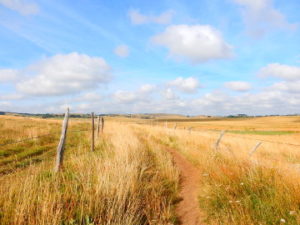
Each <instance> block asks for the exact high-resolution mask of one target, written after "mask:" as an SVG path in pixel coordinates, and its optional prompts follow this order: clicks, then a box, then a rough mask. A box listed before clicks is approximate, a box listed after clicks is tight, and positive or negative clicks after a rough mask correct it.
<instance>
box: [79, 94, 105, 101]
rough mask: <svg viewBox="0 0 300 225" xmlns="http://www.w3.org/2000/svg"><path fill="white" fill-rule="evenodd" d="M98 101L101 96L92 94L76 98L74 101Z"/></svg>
mask: <svg viewBox="0 0 300 225" xmlns="http://www.w3.org/2000/svg"><path fill="white" fill-rule="evenodd" d="M100 100H101V96H100V95H99V94H97V93H94V92H87V93H84V94H82V95H80V96H79V97H77V98H76V101H88V102H92V101H93V102H95V101H100Z"/></svg>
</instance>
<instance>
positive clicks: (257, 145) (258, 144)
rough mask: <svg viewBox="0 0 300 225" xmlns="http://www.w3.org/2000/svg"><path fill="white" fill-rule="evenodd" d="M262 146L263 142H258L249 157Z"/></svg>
mask: <svg viewBox="0 0 300 225" xmlns="http://www.w3.org/2000/svg"><path fill="white" fill-rule="evenodd" d="M261 144H262V142H257V144H256V145H255V146H254V148H253V149H252V150H251V151H250V152H249V156H250V157H251V156H252V155H253V154H254V152H255V151H256V150H257V149H258V147H259V146H260V145H261Z"/></svg>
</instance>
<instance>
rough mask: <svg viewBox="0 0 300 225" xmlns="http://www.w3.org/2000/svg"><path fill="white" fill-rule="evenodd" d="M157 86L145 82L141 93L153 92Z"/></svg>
mask: <svg viewBox="0 0 300 225" xmlns="http://www.w3.org/2000/svg"><path fill="white" fill-rule="evenodd" d="M155 88H156V86H155V85H152V84H144V85H142V86H141V87H140V92H141V93H151V92H152V91H154V90H155Z"/></svg>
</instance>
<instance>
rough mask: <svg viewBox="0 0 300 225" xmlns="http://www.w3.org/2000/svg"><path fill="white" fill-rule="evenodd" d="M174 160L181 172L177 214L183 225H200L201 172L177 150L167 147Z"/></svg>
mask: <svg viewBox="0 0 300 225" xmlns="http://www.w3.org/2000/svg"><path fill="white" fill-rule="evenodd" d="M165 149H166V151H168V152H169V153H170V154H171V155H172V156H173V158H174V162H175V164H176V166H177V167H178V169H179V172H180V176H181V177H180V178H181V180H180V185H181V190H180V193H179V194H180V197H181V198H182V201H180V202H179V203H178V205H177V207H176V213H177V215H178V216H179V219H180V222H181V224H182V225H200V224H203V223H202V222H201V215H200V209H199V203H198V200H197V194H198V190H199V180H200V175H199V170H197V169H196V167H195V166H193V164H192V163H190V162H189V161H188V160H186V159H185V158H184V157H183V156H181V155H180V154H179V153H178V152H177V151H176V150H174V149H171V148H168V147H165Z"/></svg>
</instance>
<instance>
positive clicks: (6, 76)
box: [0, 69, 18, 83]
mask: <svg viewBox="0 0 300 225" xmlns="http://www.w3.org/2000/svg"><path fill="white" fill-rule="evenodd" d="M17 77H18V71H17V70H13V69H0V82H3V83H5V82H12V81H15V80H16V79H17Z"/></svg>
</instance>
